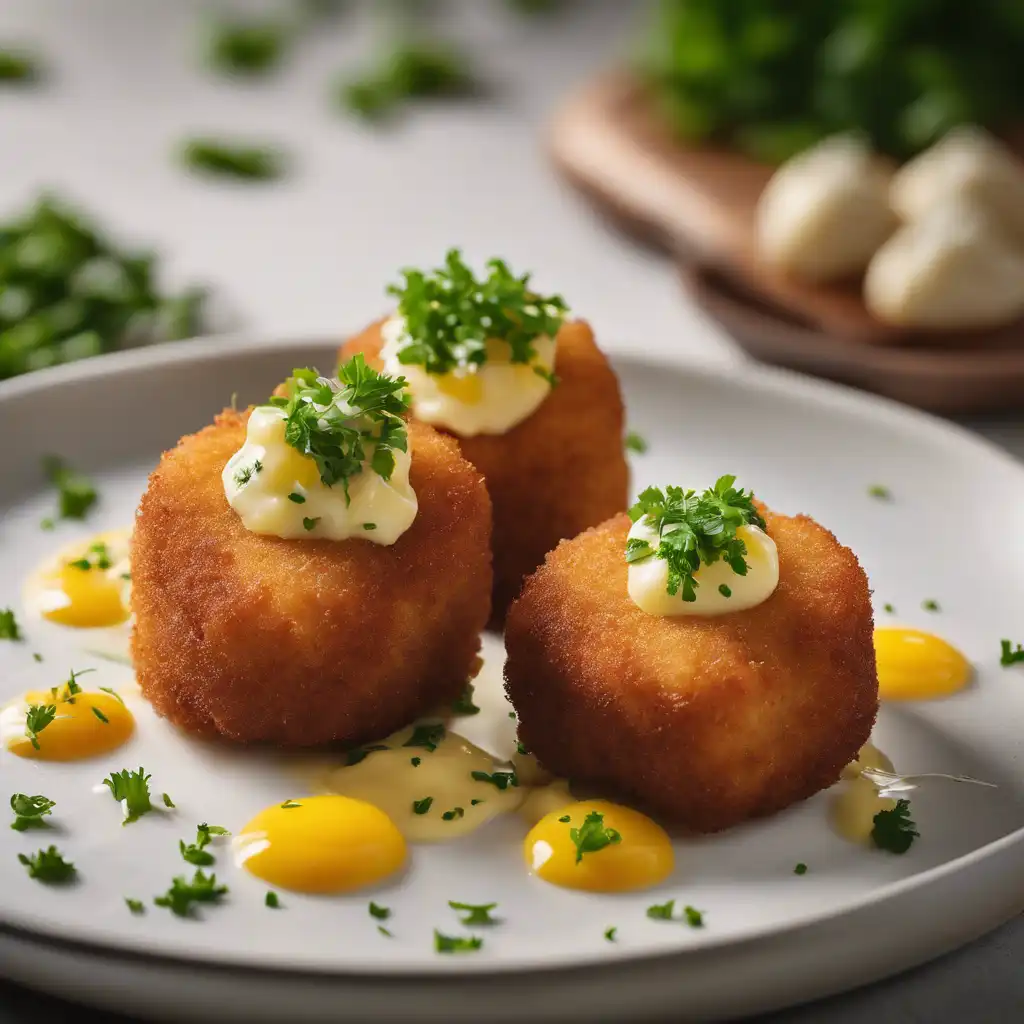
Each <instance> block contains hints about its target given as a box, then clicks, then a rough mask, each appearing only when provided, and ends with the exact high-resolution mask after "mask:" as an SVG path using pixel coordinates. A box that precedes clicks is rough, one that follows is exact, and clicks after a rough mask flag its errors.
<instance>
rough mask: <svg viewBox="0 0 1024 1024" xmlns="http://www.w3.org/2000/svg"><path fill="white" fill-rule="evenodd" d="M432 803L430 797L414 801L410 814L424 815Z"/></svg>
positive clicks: (432, 799)
mask: <svg viewBox="0 0 1024 1024" xmlns="http://www.w3.org/2000/svg"><path fill="white" fill-rule="evenodd" d="M433 802H434V798H433V797H432V796H425V797H424V798H423V799H422V800H414V801H413V803H412V813H413V814H426V813H427V811H429V810H430V805H431V804H432V803H433Z"/></svg>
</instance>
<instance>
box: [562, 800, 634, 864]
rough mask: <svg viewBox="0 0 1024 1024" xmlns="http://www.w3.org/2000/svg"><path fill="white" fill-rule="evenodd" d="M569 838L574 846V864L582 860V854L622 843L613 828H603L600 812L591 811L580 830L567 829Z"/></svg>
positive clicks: (602, 818) (620, 837)
mask: <svg viewBox="0 0 1024 1024" xmlns="http://www.w3.org/2000/svg"><path fill="white" fill-rule="evenodd" d="M569 838H570V839H571V840H572V841H573V843H574V844H575V845H576V863H577V864H579V862H580V861H581V860H583V856H584V854H587V853H597V852H598V851H599V850H603V849H604V848H605V847H606V846H614V845H615V844H616V843H620V842H622V836H621V835H620V834H619V833H618V832H616V831H615V829H613V828H605V826H604V815H603V814H602V813H601V812H600V811H591V812H590V813H589V814H588V815H587V816H586V818H584V819H583V824H582V826H580V828H571V829H569Z"/></svg>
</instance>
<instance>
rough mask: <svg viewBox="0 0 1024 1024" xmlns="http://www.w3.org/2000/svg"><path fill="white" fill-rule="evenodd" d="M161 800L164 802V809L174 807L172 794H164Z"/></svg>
mask: <svg viewBox="0 0 1024 1024" xmlns="http://www.w3.org/2000/svg"><path fill="white" fill-rule="evenodd" d="M161 799H162V800H163V802H164V807H171V808H173V807H174V801H173V800H172V799H171V795H170V793H164V794H163V795H162V796H161Z"/></svg>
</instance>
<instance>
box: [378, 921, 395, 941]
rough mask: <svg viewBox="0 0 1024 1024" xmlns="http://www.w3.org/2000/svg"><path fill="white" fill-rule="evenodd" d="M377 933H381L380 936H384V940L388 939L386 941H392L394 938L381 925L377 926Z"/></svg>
mask: <svg viewBox="0 0 1024 1024" xmlns="http://www.w3.org/2000/svg"><path fill="white" fill-rule="evenodd" d="M377 931H379V932H380V933H381V935H383V936H384V937H385V938H388V939H393V938H394V937H395V936H394V935H393V934H392V933H391V932H389V931H388V930H387V928H385V927H384V925H382V924H379V925H377Z"/></svg>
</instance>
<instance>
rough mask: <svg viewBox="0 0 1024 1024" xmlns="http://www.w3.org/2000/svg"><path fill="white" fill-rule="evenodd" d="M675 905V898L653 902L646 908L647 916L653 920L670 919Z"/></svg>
mask: <svg viewBox="0 0 1024 1024" xmlns="http://www.w3.org/2000/svg"><path fill="white" fill-rule="evenodd" d="M675 907H676V901H675V900H669V901H668V903H654V904H652V905H651V906H649V907H648V908H647V916H648V917H649V918H651V920H653V921H671V920H672V914H673V913H674V911H675Z"/></svg>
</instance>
